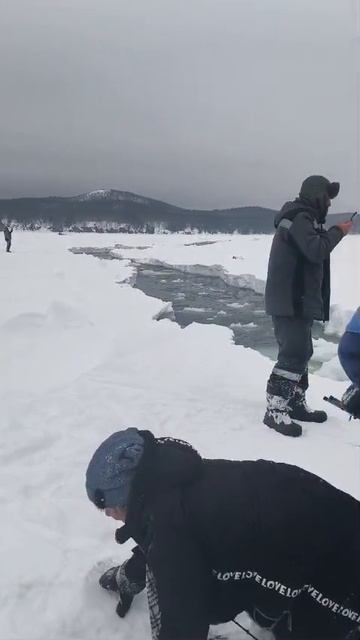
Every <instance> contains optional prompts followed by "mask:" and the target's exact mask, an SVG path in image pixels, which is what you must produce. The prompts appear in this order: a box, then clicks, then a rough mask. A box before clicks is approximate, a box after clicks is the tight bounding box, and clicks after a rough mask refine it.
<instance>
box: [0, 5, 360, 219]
mask: <svg viewBox="0 0 360 640" xmlns="http://www.w3.org/2000/svg"><path fill="white" fill-rule="evenodd" d="M357 4H358V0H0V15H1V19H0V83H1V84H0V87H1V97H0V113H1V117H0V197H12V196H19V195H49V194H57V195H73V194H77V193H81V192H84V191H88V190H91V189H96V188H101V187H105V188H109V187H112V188H117V189H123V190H129V191H135V192H137V193H141V194H143V195H148V196H152V197H155V198H159V199H163V200H167V201H169V202H173V203H175V204H179V205H184V206H189V207H203V208H208V207H213V208H215V207H225V206H236V205H245V204H261V205H267V206H272V207H278V206H279V205H281V204H282V202H283V201H284V199H287V198H288V197H290V196H293V195H295V194H296V193H297V191H298V187H299V183H300V182H301V180H302V179H303V178H304V177H305V176H306V175H308V174H311V173H322V174H325V175H327V176H329V177H330V178H331V179H337V180H340V181H341V184H342V191H341V197H339V198H338V199H337V201H335V202H334V210H341V209H343V210H345V209H346V210H350V209H353V208H357V207H359V208H360V202H359V192H360V191H359V190H360V186H358V180H357V175H358V171H359V168H358V164H359V163H358V162H357V124H356V123H357V113H356V112H357V108H356V107H357V100H356V86H357V81H356V78H357V71H358V60H357V58H358V57H359V51H360V45H359V38H356V36H357V31H358V30H359V29H357V23H356V8H357ZM335 203H336V206H335Z"/></svg>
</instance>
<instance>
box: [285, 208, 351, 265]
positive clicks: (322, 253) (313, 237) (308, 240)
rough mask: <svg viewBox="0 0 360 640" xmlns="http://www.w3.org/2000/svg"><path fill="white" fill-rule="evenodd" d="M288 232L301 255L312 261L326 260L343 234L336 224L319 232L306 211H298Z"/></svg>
mask: <svg viewBox="0 0 360 640" xmlns="http://www.w3.org/2000/svg"><path fill="white" fill-rule="evenodd" d="M289 234H290V236H291V238H292V239H293V240H294V242H295V243H296V245H297V247H298V248H299V249H300V251H301V253H302V254H303V256H304V257H305V258H306V259H307V260H309V262H314V263H321V262H323V261H324V260H326V258H328V257H329V256H330V253H331V251H332V250H333V249H334V248H335V247H336V245H337V244H338V243H339V242H340V240H341V239H342V238H343V235H344V234H343V232H342V231H341V229H340V228H339V227H336V226H335V227H331V228H330V229H329V230H328V231H324V232H322V233H319V232H318V231H317V230H316V229H315V227H314V222H313V219H312V217H311V216H310V215H309V214H308V213H306V212H303V213H298V215H297V216H296V217H295V218H294V221H293V223H292V225H291V227H290V229H289Z"/></svg>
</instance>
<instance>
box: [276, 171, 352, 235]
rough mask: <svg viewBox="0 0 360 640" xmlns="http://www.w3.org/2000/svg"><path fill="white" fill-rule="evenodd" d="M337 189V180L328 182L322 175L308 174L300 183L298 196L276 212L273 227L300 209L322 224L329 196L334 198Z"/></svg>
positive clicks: (293, 215) (291, 216) (291, 217)
mask: <svg viewBox="0 0 360 640" xmlns="http://www.w3.org/2000/svg"><path fill="white" fill-rule="evenodd" d="M339 190H340V184H339V182H330V180H328V179H327V178H324V176H309V177H308V178H306V179H305V180H304V182H303V183H302V185H301V189H300V193H299V197H298V198H296V200H293V201H292V202H285V204H284V206H283V207H282V209H281V211H279V213H277V214H276V216H275V219H274V225H275V228H277V227H278V226H279V222H280V221H281V220H282V219H283V218H287V219H289V220H293V219H294V217H295V216H296V215H297V214H298V213H299V212H300V211H308V212H309V213H310V214H311V215H312V217H313V218H314V219H315V220H316V221H317V222H318V223H319V224H323V223H324V222H325V220H326V215H327V212H328V209H329V198H330V200H332V199H333V198H336V196H337V195H338V193H339Z"/></svg>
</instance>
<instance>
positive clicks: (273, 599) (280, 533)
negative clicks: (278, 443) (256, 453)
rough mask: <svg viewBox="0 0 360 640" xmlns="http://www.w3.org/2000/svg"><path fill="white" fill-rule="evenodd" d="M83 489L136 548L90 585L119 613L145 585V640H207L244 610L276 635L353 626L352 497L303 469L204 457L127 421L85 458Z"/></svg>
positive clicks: (359, 575) (316, 638)
mask: <svg viewBox="0 0 360 640" xmlns="http://www.w3.org/2000/svg"><path fill="white" fill-rule="evenodd" d="M86 490H87V494H88V497H89V498H90V500H91V501H92V502H93V503H94V504H95V505H96V506H97V507H98V508H99V509H102V510H104V511H105V514H106V515H107V516H111V517H113V518H114V519H115V520H122V521H124V522H125V525H124V526H123V527H122V528H121V529H118V530H117V532H116V540H117V542H119V543H123V542H125V541H126V540H128V539H129V538H132V539H133V540H135V542H136V543H137V545H138V546H137V547H136V549H135V551H134V555H133V556H132V558H130V559H129V560H127V561H126V562H125V563H124V564H122V565H121V566H117V567H112V568H111V569H109V570H108V571H107V572H106V573H105V574H104V575H103V576H102V577H101V578H100V584H101V586H102V587H104V588H105V589H109V590H111V591H115V592H116V593H117V594H118V595H119V603H118V606H117V612H118V614H119V615H120V616H121V617H123V616H124V615H126V613H127V612H128V610H129V608H130V606H131V602H132V600H133V598H134V596H135V595H136V594H137V593H139V592H140V591H141V590H142V589H143V588H144V585H145V583H146V588H147V595H148V600H149V609H150V620H151V628H152V637H153V640H206V638H207V637H208V631H209V625H212V624H219V623H222V622H227V621H230V620H233V619H234V618H235V616H236V615H237V614H239V613H240V612H242V611H247V612H248V613H249V615H250V616H251V617H252V618H253V619H254V620H255V621H256V622H257V623H258V624H259V625H260V626H261V627H264V628H269V629H270V628H271V629H272V631H273V633H274V634H275V637H276V639H277V640H279V639H282V640H285V639H286V640H290V639H291V640H294V639H296V640H305V639H306V640H320V639H321V640H325V639H326V640H330V639H334V638H347V637H348V634H349V633H351V632H353V631H354V633H355V631H356V629H357V628H358V625H359V624H360V536H359V532H360V503H359V502H357V501H356V500H355V499H354V498H352V497H350V496H349V495H347V494H345V493H343V492H341V491H339V490H338V489H335V488H334V487H332V486H331V485H329V484H328V483H327V482H325V481H324V480H321V479H320V478H318V477H317V476H315V475H313V474H311V473H309V472H307V471H304V470H303V469H300V468H298V467H295V466H290V465H287V464H281V463H275V462H270V461H266V460H258V461H255V462H252V461H242V462H236V461H230V460H205V459H202V458H201V457H200V455H199V454H198V453H197V452H196V451H195V450H194V449H193V448H192V447H191V446H190V445H189V444H187V443H185V442H180V441H176V440H174V439H172V438H157V439H156V438H154V436H153V435H152V434H151V433H150V432H149V431H139V430H137V429H133V428H131V429H127V430H125V431H119V432H117V433H114V434H112V436H110V437H109V438H107V439H106V440H105V441H104V442H103V443H102V444H101V445H100V447H99V448H98V449H97V451H96V452H95V453H94V455H93V457H92V459H91V461H90V463H89V466H88V469H87V473H86Z"/></svg>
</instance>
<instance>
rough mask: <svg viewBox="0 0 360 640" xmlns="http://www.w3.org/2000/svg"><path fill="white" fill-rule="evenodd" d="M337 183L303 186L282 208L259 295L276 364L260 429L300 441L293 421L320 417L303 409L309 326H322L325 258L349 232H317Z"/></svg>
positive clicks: (322, 416) (312, 181) (313, 180)
mask: <svg viewBox="0 0 360 640" xmlns="http://www.w3.org/2000/svg"><path fill="white" fill-rule="evenodd" d="M339 189H340V185H339V183H338V182H329V180H327V178H324V177H323V176H310V177H309V178H306V180H304V182H303V184H302V186H301V190H300V194H299V197H298V198H296V200H294V201H293V202H287V203H286V204H285V205H284V206H283V208H282V209H281V211H280V213H278V214H277V215H276V217H275V228H276V231H275V236H274V239H273V243H272V247H271V252H270V257H269V265H268V275H267V282H266V290H265V307H266V312H267V313H268V315H271V316H272V321H273V326H274V332H275V338H276V341H277V343H278V347H279V353H278V360H277V362H276V364H275V367H274V368H273V371H272V373H271V376H270V378H269V380H268V383H267V390H266V391H267V409H266V413H265V416H264V423H265V424H266V425H267V426H268V427H270V428H271V429H275V430H276V431H278V432H279V433H282V434H283V435H286V436H294V437H296V436H300V435H301V433H302V428H301V426H300V425H299V424H297V423H296V422H293V420H300V421H304V422H324V421H325V420H326V419H327V415H326V413H325V411H312V410H311V409H309V407H308V405H307V404H306V399H305V392H306V390H307V388H308V386H309V383H308V363H309V360H310V358H311V356H312V354H313V346H312V335H311V331H312V325H313V321H314V320H322V321H325V320H328V319H329V308H330V253H331V251H332V250H333V249H334V247H336V245H337V244H338V243H339V242H340V240H342V238H343V237H344V236H345V235H346V234H347V233H348V232H349V231H350V229H351V226H352V223H351V222H350V221H349V222H343V223H340V224H337V225H335V226H333V227H331V228H330V229H329V230H328V231H325V230H324V229H323V223H324V222H325V220H326V215H327V212H328V209H329V207H330V205H331V199H333V198H335V197H336V196H337V195H338V193H339Z"/></svg>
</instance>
